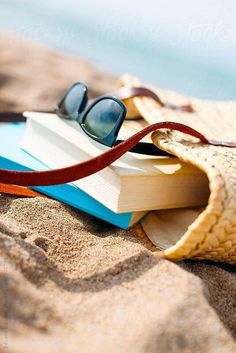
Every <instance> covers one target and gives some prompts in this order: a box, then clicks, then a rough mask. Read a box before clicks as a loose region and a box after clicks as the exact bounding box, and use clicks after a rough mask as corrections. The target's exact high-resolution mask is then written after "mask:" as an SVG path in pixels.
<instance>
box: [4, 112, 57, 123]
mask: <svg viewBox="0 0 236 353" xmlns="http://www.w3.org/2000/svg"><path fill="white" fill-rule="evenodd" d="M33 111H34V112H36V110H33ZM39 113H55V111H52V110H51V111H49V110H47V111H46V110H44V111H42V110H41V111H40V112H39ZM22 121H26V118H25V117H24V113H20V112H0V123H13V122H22Z"/></svg>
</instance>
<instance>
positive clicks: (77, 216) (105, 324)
mask: <svg viewBox="0 0 236 353" xmlns="http://www.w3.org/2000/svg"><path fill="white" fill-rule="evenodd" d="M0 45H1V56H0V110H2V111H3V110H20V111H21V110H27V109H35V110H37V109H42V110H44V109H52V108H53V107H54V106H55V104H56V102H57V101H58V99H59V98H60V96H61V94H62V92H63V91H64V89H65V88H67V86H68V85H70V84H71V83H72V82H74V81H76V80H82V81H85V82H86V83H87V84H88V85H89V88H90V91H91V93H92V94H93V95H96V94H100V93H103V92H106V91H110V90H112V89H113V88H114V87H115V83H116V78H115V77H113V76H112V75H109V74H106V73H103V72H100V71H99V70H98V69H96V68H95V67H93V66H92V65H90V64H89V63H87V62H86V61H85V60H80V59H74V58H71V57H67V56H65V55H62V54H58V53H56V52H54V51H51V50H49V49H46V48H44V47H42V46H39V45H35V44H32V43H29V42H26V41H24V40H22V39H20V38H18V37H17V36H11V37H7V36H4V35H1V36H0ZM137 233H138V232H137V231H136V230H135V229H131V230H129V231H124V230H119V229H117V228H115V227H113V226H111V225H109V224H107V223H105V222H102V221H100V220H97V219H95V218H93V217H91V216H89V215H86V214H84V213H82V212H80V211H77V210H74V209H72V208H70V207H68V206H65V205H63V204H61V203H59V202H57V201H54V200H51V199H48V198H44V197H42V198H40V197H39V198H35V199H29V198H16V197H12V196H6V195H1V196H0V252H1V254H0V255H1V257H0V296H1V300H0V328H1V333H0V347H1V348H0V351H1V352H12V353H13V352H14V353H19V352H20V353H21V352H22V353H23V352H24V353H32V352H34V353H38V352H40V353H41V352H49V353H54V352H55V353H60V352H61V353H62V352H63V353H64V352H67V353H78V352H80V353H90V352H91V353H92V352H96V353H100V352H102V353H107V352H109V353H111V352H112V353H123V352H129V353H154V352H158V353H159V352H160V353H172V352H173V353H187V352H188V353H195V352H196V353H199V352H201V353H204V352H208V353H226V352H227V353H228V352H235V351H236V345H235V336H236V275H235V267H232V266H228V265H224V264H216V263H207V262H199V261H188V262H181V263H172V262H170V261H167V260H163V259H160V258H158V257H157V256H156V254H155V253H154V252H153V251H151V250H149V249H150V243H149V242H148V240H147V239H145V238H143V237H139V236H138V235H137Z"/></svg>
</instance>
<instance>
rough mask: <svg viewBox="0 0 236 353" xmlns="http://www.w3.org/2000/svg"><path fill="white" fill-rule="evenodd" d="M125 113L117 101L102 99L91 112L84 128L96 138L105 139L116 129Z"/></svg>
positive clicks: (87, 116) (85, 120) (86, 118)
mask: <svg viewBox="0 0 236 353" xmlns="http://www.w3.org/2000/svg"><path fill="white" fill-rule="evenodd" d="M123 111H124V109H123V107H122V106H121V105H120V104H119V103H117V102H116V101H115V100H113V99H110V98H106V99H102V100H100V101H99V102H98V103H97V104H95V105H94V106H93V107H92V108H91V109H90V110H89V112H88V114H87V115H86V117H85V119H84V121H83V125H84V128H85V130H86V131H88V132H89V133H90V134H91V135H93V136H95V137H98V138H105V137H106V136H108V135H109V134H110V132H111V131H112V130H113V129H114V127H115V125H116V123H117V120H118V119H119V117H120V115H121V114H122V112H123Z"/></svg>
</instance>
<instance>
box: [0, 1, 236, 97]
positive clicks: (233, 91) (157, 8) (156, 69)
mask: <svg viewBox="0 0 236 353" xmlns="http://www.w3.org/2000/svg"><path fill="white" fill-rule="evenodd" d="M183 8H184V9H185V10H183ZM235 10H236V3H235V2H234V1H232V0H225V1H224V2H222V1H220V0H219V1H217V0H215V1H211V0H205V1H204V0H199V1H198V2H197V7H196V4H193V2H191V1H187V0H179V1H178V2H175V3H174V2H173V1H171V0H165V1H162V0H156V1H155V0H135V1H134V0H130V1H129V2H127V0H119V1H114V2H111V1H108V0H101V1H97V2H96V1H95V0H86V1H79V0H78V1H76V0H67V1H66V0H57V1H56V0H41V1H39V0H22V1H21V0H0V31H1V32H3V31H15V32H19V33H21V34H23V35H24V36H26V37H29V38H30V39H33V40H35V41H39V42H43V43H46V44H48V45H50V46H52V47H55V48H58V49H60V50H62V51H65V52H67V53H70V54H73V55H76V56H79V57H85V58H88V59H89V60H91V61H92V62H93V63H95V64H97V65H99V66H100V67H102V68H105V69H106V70H108V71H110V72H113V73H117V74H120V73H125V72H128V73H131V74H134V75H137V76H139V77H140V78H142V79H143V80H144V81H146V82H152V83H154V84H157V85H159V86H162V87H166V88H170V89H175V90H178V91H180V92H182V93H185V94H188V95H193V96H198V97H202V98H209V99H222V100H223V99H228V100H231V99H233V100H235V99H236V45H235V44H236V27H235V16H234V14H235ZM64 69H65V70H66V67H65V68H64ZM77 75H78V76H79V73H75V80H76V79H77Z"/></svg>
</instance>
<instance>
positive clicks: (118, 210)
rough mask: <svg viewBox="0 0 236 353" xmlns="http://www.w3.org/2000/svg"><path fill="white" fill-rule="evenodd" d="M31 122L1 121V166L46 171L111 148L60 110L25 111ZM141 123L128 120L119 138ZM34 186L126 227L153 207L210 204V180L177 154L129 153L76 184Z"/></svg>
mask: <svg viewBox="0 0 236 353" xmlns="http://www.w3.org/2000/svg"><path fill="white" fill-rule="evenodd" d="M25 116H26V118H27V122H26V123H7V124H0V168H5V169H15V170H46V169H55V168H61V167H65V166H69V165H72V164H76V163H79V162H81V161H84V160H87V159H89V158H91V157H94V156H97V155H99V154H101V153H102V152H104V151H105V150H106V149H107V148H109V147H106V146H103V145H101V144H98V143H97V142H96V141H94V140H92V139H90V138H89V137H88V136H86V135H85V134H84V132H83V131H82V130H81V128H80V126H79V124H77V123H76V122H74V121H69V120H65V119H61V118H59V117H58V116H57V115H55V114H48V113H38V112H37V113H36V112H26V113H25ZM140 128H142V126H139V123H137V122H127V123H126V124H124V126H123V127H122V129H121V135H120V136H119V138H125V137H128V136H130V135H131V134H133V133H135V132H137V130H138V129H140ZM33 189H35V190H37V191H39V192H41V193H43V194H46V195H48V196H50V197H52V198H54V199H57V200H59V201H62V202H64V203H66V204H69V205H71V206H73V207H75V208H78V209H80V210H82V211H85V212H87V213H89V214H92V215H94V216H96V217H98V218H100V219H103V220H105V221H108V222H110V223H112V224H114V225H116V226H119V227H121V228H124V229H127V228H128V227H130V226H131V225H133V224H134V223H135V222H137V221H138V220H139V219H141V217H143V216H144V215H145V213H146V212H148V211H149V210H158V209H166V208H180V207H189V206H199V205H203V204H206V202H207V199H208V196H209V186H208V180H207V177H206V175H205V174H204V173H202V172H201V171H200V170H199V169H197V168H195V167H193V166H190V165H187V164H185V163H183V162H181V161H180V160H178V159H177V158H174V157H153V156H147V155H140V154H135V153H126V154H125V155H124V156H123V157H121V158H120V159H119V160H118V161H116V162H115V163H113V164H112V165H111V166H109V167H107V168H105V169H103V170H102V171H100V172H98V173H96V174H94V175H91V176H89V177H86V178H84V179H81V180H77V181H75V182H73V183H69V184H64V185H56V186H44V187H33Z"/></svg>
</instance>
